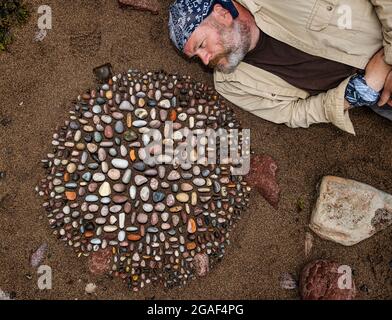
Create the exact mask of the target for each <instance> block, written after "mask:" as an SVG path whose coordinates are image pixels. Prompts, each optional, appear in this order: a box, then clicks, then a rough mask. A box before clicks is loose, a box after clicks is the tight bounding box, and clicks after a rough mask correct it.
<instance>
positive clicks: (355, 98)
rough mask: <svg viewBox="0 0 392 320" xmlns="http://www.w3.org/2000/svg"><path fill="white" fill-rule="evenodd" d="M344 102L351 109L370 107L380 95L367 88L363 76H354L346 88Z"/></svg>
mask: <svg viewBox="0 0 392 320" xmlns="http://www.w3.org/2000/svg"><path fill="white" fill-rule="evenodd" d="M345 97H346V100H347V101H348V102H349V103H350V105H351V106H353V107H364V106H368V107H369V106H372V105H374V104H376V103H377V102H378V100H379V99H380V93H379V92H377V91H375V90H374V89H372V88H371V87H369V86H368V85H367V83H366V80H365V78H364V76H363V75H360V74H356V75H354V76H353V77H352V78H351V79H350V81H349V83H348V85H347V88H346V95H345Z"/></svg>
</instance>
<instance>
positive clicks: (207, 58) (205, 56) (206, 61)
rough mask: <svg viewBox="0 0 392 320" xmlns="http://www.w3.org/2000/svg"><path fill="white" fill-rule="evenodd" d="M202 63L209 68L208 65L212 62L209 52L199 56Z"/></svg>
mask: <svg viewBox="0 0 392 320" xmlns="http://www.w3.org/2000/svg"><path fill="white" fill-rule="evenodd" d="M199 57H200V59H201V61H203V63H204V64H205V65H206V66H208V64H209V63H210V60H211V54H209V53H208V52H203V53H201V54H200V55H199Z"/></svg>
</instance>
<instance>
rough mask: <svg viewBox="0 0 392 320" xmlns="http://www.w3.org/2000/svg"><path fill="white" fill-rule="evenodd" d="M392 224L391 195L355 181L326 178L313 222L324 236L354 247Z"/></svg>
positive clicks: (319, 233)
mask: <svg viewBox="0 0 392 320" xmlns="http://www.w3.org/2000/svg"><path fill="white" fill-rule="evenodd" d="M391 224H392V196H391V195H389V194H387V193H385V192H382V191H380V190H377V189H375V188H373V187H371V186H369V185H367V184H364V183H360V182H357V181H354V180H348V179H343V178H339V177H332V176H326V177H324V178H323V180H322V182H321V185H320V194H319V197H318V200H317V203H316V206H315V208H314V210H313V213H312V217H311V221H310V228H311V229H312V230H313V231H314V232H315V233H316V234H318V235H319V236H320V237H321V238H323V239H327V240H332V241H335V242H337V243H340V244H342V245H345V246H352V245H354V244H356V243H358V242H360V241H362V240H365V239H367V238H369V237H371V236H372V235H374V234H375V233H376V232H378V231H381V230H383V229H385V228H387V227H388V226H390V225H391Z"/></svg>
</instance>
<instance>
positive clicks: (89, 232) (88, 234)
mask: <svg viewBox="0 0 392 320" xmlns="http://www.w3.org/2000/svg"><path fill="white" fill-rule="evenodd" d="M84 236H85V237H86V238H91V237H92V236H94V232H93V231H86V232H85V233H84Z"/></svg>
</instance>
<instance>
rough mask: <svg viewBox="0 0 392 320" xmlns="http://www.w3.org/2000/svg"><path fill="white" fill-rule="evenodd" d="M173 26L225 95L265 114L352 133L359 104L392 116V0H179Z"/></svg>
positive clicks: (174, 35)
mask: <svg viewBox="0 0 392 320" xmlns="http://www.w3.org/2000/svg"><path fill="white" fill-rule="evenodd" d="M169 29H170V38H171V39H172V41H173V43H174V44H175V46H176V47H177V48H178V49H179V50H180V51H181V52H182V53H184V54H185V55H186V56H188V57H189V58H192V57H195V56H197V57H199V58H200V59H201V60H202V62H203V63H204V64H205V65H208V66H210V67H212V68H214V69H215V72H214V82H215V88H216V90H217V91H218V92H219V93H220V94H221V95H222V96H224V97H225V98H226V99H228V100H229V101H231V102H232V103H234V104H235V105H237V106H239V107H240V108H242V109H244V110H247V111H249V112H251V113H253V114H255V115H257V116H259V117H261V118H263V119H266V120H269V121H272V122H275V123H285V124H286V125H288V126H289V127H293V128H295V127H303V128H307V127H309V126H310V125H311V124H314V123H328V122H330V123H333V124H334V125H336V126H337V127H339V128H340V129H342V130H344V131H347V132H349V133H352V134H355V131H354V127H353V124H352V122H351V120H350V117H349V110H350V109H352V108H356V107H370V108H372V109H373V110H374V111H375V112H377V113H378V114H380V115H382V116H384V117H386V118H388V119H390V120H392V108H391V106H392V98H391V94H392V1H391V0H295V1H289V0H237V1H231V0H193V1H192V0H177V1H175V2H174V3H173V4H172V5H171V7H170V19H169Z"/></svg>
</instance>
